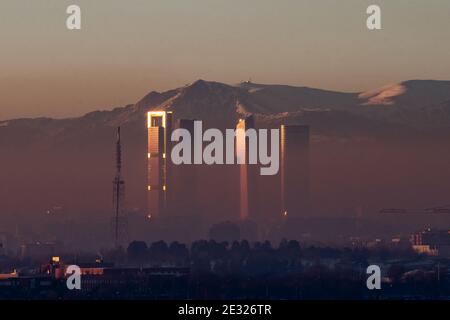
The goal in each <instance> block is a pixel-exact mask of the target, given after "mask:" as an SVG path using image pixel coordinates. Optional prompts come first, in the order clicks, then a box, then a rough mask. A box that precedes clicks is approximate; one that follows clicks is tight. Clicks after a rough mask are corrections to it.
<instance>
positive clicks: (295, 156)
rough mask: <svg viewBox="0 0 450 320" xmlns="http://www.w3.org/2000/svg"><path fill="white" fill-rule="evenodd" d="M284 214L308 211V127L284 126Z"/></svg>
mask: <svg viewBox="0 0 450 320" xmlns="http://www.w3.org/2000/svg"><path fill="white" fill-rule="evenodd" d="M280 149H281V202H282V208H281V209H282V211H281V213H282V215H283V216H286V217H290V218H299V217H303V216H305V215H308V214H309V210H310V202H309V201H310V200H309V127H308V126H300V125H289V126H286V125H282V126H281V146H280Z"/></svg>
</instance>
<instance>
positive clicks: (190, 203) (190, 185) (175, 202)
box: [168, 119, 198, 217]
mask: <svg viewBox="0 0 450 320" xmlns="http://www.w3.org/2000/svg"><path fill="white" fill-rule="evenodd" d="M194 121H195V120H188V119H179V120H178V121H177V123H176V125H175V129H185V130H187V131H188V132H189V133H190V135H191V137H194ZM190 154H191V156H190V159H191V164H179V165H172V170H171V176H172V178H173V181H174V183H173V184H172V185H171V188H170V190H169V191H170V192H169V193H168V197H169V200H170V201H169V202H170V206H169V210H170V212H171V214H172V215H173V216H184V217H187V216H192V215H195V214H197V213H198V201H197V199H198V195H197V187H198V185H197V183H198V181H197V180H198V179H197V175H198V170H197V169H198V166H196V165H193V164H192V163H194V145H193V144H191V150H190Z"/></svg>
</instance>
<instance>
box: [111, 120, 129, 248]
mask: <svg viewBox="0 0 450 320" xmlns="http://www.w3.org/2000/svg"><path fill="white" fill-rule="evenodd" d="M121 171H122V145H121V141H120V127H118V128H117V142H116V176H115V178H114V180H113V206H114V218H113V233H114V246H115V247H116V248H118V247H119V246H120V245H121V244H123V242H124V241H125V240H126V236H127V231H126V229H127V223H126V219H125V216H124V212H123V207H124V199H125V181H124V180H123V179H122V175H121Z"/></svg>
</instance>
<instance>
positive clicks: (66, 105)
mask: <svg viewBox="0 0 450 320" xmlns="http://www.w3.org/2000/svg"><path fill="white" fill-rule="evenodd" d="M70 4H77V5H80V6H81V9H82V30H80V31H69V30H67V29H66V26H65V21H66V18H67V14H66V13H65V11H66V8H67V6H68V5H70ZM369 4H379V5H380V6H381V8H382V23H383V25H382V26H383V30H381V31H369V30H367V28H366V18H367V15H366V13H365V11H366V8H367V6H368V5H369ZM0 41H1V45H0V119H8V118H15V117H35V116H53V117H64V116H76V115H81V114H83V113H85V112H88V111H92V110H96V109H110V108H112V107H114V106H121V105H125V104H128V103H133V102H136V101H137V100H138V99H139V98H141V97H142V96H144V95H145V94H146V93H147V92H149V91H151V90H165V89H170V88H173V87H178V86H182V85H184V84H186V83H189V82H192V81H194V80H196V79H198V78H202V79H206V80H215V81H221V82H226V83H237V82H240V81H242V80H247V79H248V78H250V77H251V78H252V80H253V81H254V82H261V83H284V84H292V85H304V86H311V87H320V88H326V89H335V90H343V91H362V90H367V89H372V88H375V87H378V86H381V85H384V84H386V83H392V82H398V81H402V80H407V79H419V78H420V79H450V58H449V57H450V1H449V0H430V1H425V0H389V1H387V0H384V1H382V0H94V1H92V0H69V1H67V0H33V1H29V0H0Z"/></svg>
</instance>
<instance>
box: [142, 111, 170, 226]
mask: <svg viewBox="0 0 450 320" xmlns="http://www.w3.org/2000/svg"><path fill="white" fill-rule="evenodd" d="M147 128H148V144H147V158H148V162H147V163H148V167H147V193H148V196H147V215H148V217H149V218H157V217H159V216H160V215H161V214H164V212H165V210H166V209H167V190H168V189H169V188H170V187H171V186H170V185H169V181H170V168H169V167H170V163H169V162H168V161H167V159H168V157H169V155H170V151H171V143H170V135H171V132H172V112H166V111H150V112H148V113H147Z"/></svg>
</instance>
